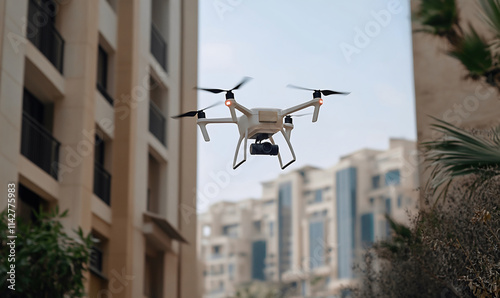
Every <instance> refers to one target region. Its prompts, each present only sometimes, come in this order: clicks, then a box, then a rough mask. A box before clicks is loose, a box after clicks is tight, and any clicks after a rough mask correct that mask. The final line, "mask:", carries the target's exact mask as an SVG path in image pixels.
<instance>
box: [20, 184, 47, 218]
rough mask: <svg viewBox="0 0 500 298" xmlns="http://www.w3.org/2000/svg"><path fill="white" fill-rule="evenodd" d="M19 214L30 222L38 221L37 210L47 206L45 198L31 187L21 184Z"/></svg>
mask: <svg viewBox="0 0 500 298" xmlns="http://www.w3.org/2000/svg"><path fill="white" fill-rule="evenodd" d="M18 196H19V203H18V210H17V215H18V216H19V217H20V218H22V219H24V220H26V221H29V222H37V218H36V215H35V212H38V211H39V210H40V208H43V207H44V206H45V200H44V199H43V198H42V197H40V196H39V195H38V194H36V193H35V192H33V191H32V190H31V189H29V188H27V187H25V186H24V185H22V184H19V190H18Z"/></svg>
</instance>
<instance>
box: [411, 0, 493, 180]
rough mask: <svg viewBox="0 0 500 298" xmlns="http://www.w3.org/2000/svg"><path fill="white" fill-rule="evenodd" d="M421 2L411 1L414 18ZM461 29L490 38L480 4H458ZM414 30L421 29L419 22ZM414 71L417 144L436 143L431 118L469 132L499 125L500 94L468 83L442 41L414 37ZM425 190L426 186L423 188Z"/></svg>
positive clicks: (464, 0) (424, 177)
mask: <svg viewBox="0 0 500 298" xmlns="http://www.w3.org/2000/svg"><path fill="white" fill-rule="evenodd" d="M420 2H421V1H420V0H418V1H411V9H412V16H415V15H416V12H417V11H418V7H419V5H420ZM456 3H457V6H458V12H459V16H460V18H461V25H462V27H463V28H464V29H467V28H468V24H469V23H471V24H472V25H473V26H474V28H475V29H476V30H477V32H478V33H479V34H480V35H481V36H484V37H488V36H490V37H491V31H490V30H489V29H488V27H487V25H486V24H485V22H484V20H482V16H481V13H480V8H479V7H480V6H479V4H478V2H477V1H468V0H456ZM412 26H413V29H418V28H419V24H418V22H417V21H416V20H414V22H412ZM412 39H413V68H414V79H415V110H416V119H417V138H418V143H419V144H420V143H422V142H425V141H429V140H431V139H435V138H436V137H437V136H436V135H433V131H432V130H431V127H430V124H431V123H432V122H433V120H432V118H430V117H429V116H433V117H436V118H438V119H442V120H444V121H447V122H450V123H452V124H453V125H456V126H459V127H463V128H467V129H472V128H475V129H481V130H483V129H486V130H487V129H490V128H492V127H494V126H495V125H499V124H500V100H498V92H497V91H496V90H495V89H494V88H492V87H491V86H490V85H488V84H487V83H485V82H474V81H471V80H466V79H464V77H465V76H466V75H467V73H468V72H467V70H466V69H465V67H464V66H463V65H462V64H461V63H460V62H459V61H458V60H456V59H454V58H452V57H450V56H449V55H447V54H446V52H447V51H449V50H450V48H449V45H448V44H447V42H446V41H445V40H443V39H441V38H438V37H435V36H432V35H429V34H425V33H413V34H412ZM424 170H425V165H424V164H423V163H422V164H421V166H420V172H421V174H420V175H421V177H420V180H421V181H427V180H428V176H429V172H424ZM422 186H425V185H422Z"/></svg>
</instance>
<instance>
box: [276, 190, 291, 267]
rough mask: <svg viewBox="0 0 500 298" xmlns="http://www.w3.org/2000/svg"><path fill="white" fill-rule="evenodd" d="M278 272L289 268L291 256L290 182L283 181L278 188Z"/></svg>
mask: <svg viewBox="0 0 500 298" xmlns="http://www.w3.org/2000/svg"><path fill="white" fill-rule="evenodd" d="M277 228H278V233H277V235H278V252H279V254H278V256H279V261H278V273H279V274H280V275H281V274H282V273H283V272H285V271H287V270H289V269H290V268H291V266H290V264H291V257H292V237H293V236H292V235H293V230H292V184H291V183H290V182H285V183H283V184H280V185H279V190H278V227H277Z"/></svg>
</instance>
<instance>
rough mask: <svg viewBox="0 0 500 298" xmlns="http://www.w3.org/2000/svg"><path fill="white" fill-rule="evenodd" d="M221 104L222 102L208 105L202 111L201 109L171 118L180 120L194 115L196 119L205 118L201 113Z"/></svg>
mask: <svg viewBox="0 0 500 298" xmlns="http://www.w3.org/2000/svg"><path fill="white" fill-rule="evenodd" d="M220 104H222V102H216V103H214V104H213V105H210V106H208V107H206V108H204V109H201V110H198V111H189V112H186V113H184V114H180V115H177V116H172V118H174V119H177V118H182V117H194V116H196V115H198V118H205V113H204V112H203V111H205V110H207V109H210V108H213V107H215V106H218V105H220Z"/></svg>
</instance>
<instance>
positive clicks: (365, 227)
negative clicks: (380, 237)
mask: <svg viewBox="0 0 500 298" xmlns="http://www.w3.org/2000/svg"><path fill="white" fill-rule="evenodd" d="M374 241H375V233H374V216H373V213H367V214H363V215H361V242H362V244H363V245H364V246H371V245H372V243H373V242H374Z"/></svg>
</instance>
